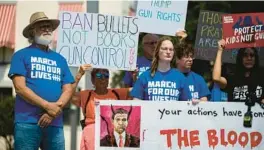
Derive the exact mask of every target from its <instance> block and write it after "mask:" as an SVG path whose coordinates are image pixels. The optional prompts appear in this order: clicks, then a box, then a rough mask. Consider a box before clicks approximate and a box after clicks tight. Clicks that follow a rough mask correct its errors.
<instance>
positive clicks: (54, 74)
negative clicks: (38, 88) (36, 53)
mask: <svg viewBox="0 0 264 150" xmlns="http://www.w3.org/2000/svg"><path fill="white" fill-rule="evenodd" d="M30 61H31V78H32V79H45V80H53V81H58V82H60V81H61V68H59V67H57V62H56V61H54V60H51V59H48V58H42V57H32V56H31V59H30Z"/></svg>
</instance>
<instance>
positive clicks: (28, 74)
mask: <svg viewBox="0 0 264 150" xmlns="http://www.w3.org/2000/svg"><path fill="white" fill-rule="evenodd" d="M59 23H60V21H59V20H57V19H48V17H47V16H46V15H45V14H44V13H43V12H36V13H34V14H32V15H31V17H30V23H29V25H27V26H26V27H25V28H24V30H23V35H24V37H25V38H27V39H28V40H29V42H30V43H31V45H30V46H29V47H26V48H23V49H21V50H18V51H17V52H16V53H15V54H14V55H13V57H12V61H11V67H10V70H9V73H8V76H9V77H10V78H11V79H12V81H13V84H14V87H15V90H16V102H15V131H14V142H15V143H14V148H15V149H16V150H25V149H26V150H33V149H39V147H41V149H43V150H51V149H52V150H64V149H65V142H64V133H63V120H62V113H61V112H62V109H63V107H64V106H65V105H66V104H67V103H68V101H69V100H70V97H71V96H72V86H71V83H73V82H74V79H73V77H72V75H71V73H70V70H69V68H68V66H67V62H66V60H65V59H64V58H63V57H62V56H61V55H59V54H58V53H56V52H54V51H52V50H50V48H49V44H50V43H51V41H52V32H53V31H54V30H55V29H56V28H57V27H58V25H59Z"/></svg>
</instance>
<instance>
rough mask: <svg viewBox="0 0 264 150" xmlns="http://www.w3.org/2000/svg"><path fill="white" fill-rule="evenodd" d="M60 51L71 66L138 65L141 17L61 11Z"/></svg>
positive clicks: (124, 68)
mask: <svg viewBox="0 0 264 150" xmlns="http://www.w3.org/2000/svg"><path fill="white" fill-rule="evenodd" d="M59 19H60V21H61V23H60V26H59V37H58V46H57V49H56V52H58V53H59V54H61V55H62V56H64V57H65V59H66V60H67V62H68V64H69V65H70V66H79V65H81V64H91V65H92V66H93V67H95V68H107V69H116V70H133V69H135V68H136V58H137V57H136V56H137V47H138V33H139V32H138V25H137V21H138V19H137V18H135V17H128V16H111V15H103V14H93V13H78V12H60V14H59Z"/></svg>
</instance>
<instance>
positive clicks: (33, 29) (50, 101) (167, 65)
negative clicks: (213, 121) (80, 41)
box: [8, 12, 264, 150]
mask: <svg viewBox="0 0 264 150" xmlns="http://www.w3.org/2000/svg"><path fill="white" fill-rule="evenodd" d="M59 23H60V21H59V20H56V19H48V17H47V16H46V15H45V14H44V13H43V12H37V13H34V14H32V16H31V18H30V24H29V25H28V26H26V27H25V29H24V30H23V35H24V37H25V38H27V39H28V41H29V42H30V43H31V45H30V46H29V47H26V48H23V49H21V50H19V51H18V52H16V53H15V54H14V55H13V57H12V61H11V67H10V71H9V74H8V76H9V77H10V78H11V79H12V81H13V84H14V87H15V90H16V93H17V95H16V103H15V134H14V140H15V143H14V144H15V149H17V150H20V149H21V150H24V149H38V148H42V149H43V150H46V149H47V150H48V149H52V150H63V149H65V142H64V134H63V120H62V110H63V108H64V106H65V105H66V104H67V103H68V101H69V100H70V99H71V102H72V103H73V104H75V105H76V106H78V107H81V109H82V112H83V115H84V120H82V121H81V122H82V127H83V134H82V140H81V145H80V147H81V148H80V149H82V150H94V149H95V104H96V103H98V102H99V101H101V100H129V99H131V97H133V99H134V100H151V101H172V100H175V101H179V100H181V101H188V100H192V101H193V102H195V103H198V102H199V101H209V100H211V101H221V100H222V99H224V98H222V97H223V95H222V94H224V92H226V93H227V95H228V99H227V101H233V102H245V101H246V100H247V99H248V98H251V99H254V100H256V102H259V103H260V104H261V106H262V107H263V108H264V93H263V87H264V81H263V80H259V79H261V77H262V75H263V74H262V73H261V71H260V67H259V56H258V52H257V50H256V49H255V48H253V47H252V48H241V49H239V51H238V54H237V58H236V67H235V71H234V74H232V75H227V74H225V73H222V69H221V68H222V62H221V59H222V53H223V50H224V47H225V41H224V40H220V41H219V42H218V51H217V55H216V60H215V64H214V68H213V73H212V79H213V81H212V84H211V86H212V90H211V93H210V90H209V88H208V85H207V84H206V82H205V80H204V79H203V77H202V76H200V75H198V74H197V73H195V72H194V71H192V69H191V68H192V66H193V62H194V49H193V47H192V45H191V44H189V43H187V42H186V41H185V40H184V39H185V38H186V37H187V34H186V32H185V31H179V32H177V33H176V37H177V39H178V40H177V41H176V43H173V42H172V41H173V40H172V39H171V38H170V37H168V36H163V37H161V38H159V37H158V36H157V35H153V34H146V35H145V36H144V37H143V42H142V43H143V50H144V52H143V53H144V55H143V56H141V57H138V59H137V70H135V71H132V72H126V73H125V76H124V79H123V80H124V83H125V87H126V88H118V89H111V88H108V84H109V71H108V70H107V69H92V66H91V65H89V64H85V65H81V66H80V68H79V70H78V72H77V74H76V76H75V80H74V78H73V77H72V75H71V73H70V71H69V67H68V65H67V62H66V60H65V59H64V58H63V57H62V56H61V55H60V54H57V53H56V52H54V51H51V50H50V48H49V46H48V45H49V44H50V43H51V41H52V32H53V31H54V30H55V29H56V28H57V27H58V25H59ZM172 64H173V65H176V68H174V67H173V66H172ZM87 70H92V71H91V81H92V84H93V85H94V89H86V90H83V91H81V92H75V91H76V87H77V85H78V83H79V81H80V79H81V78H82V76H83V75H84V74H85V72H86V71H87ZM47 87H49V90H47ZM131 88H132V91H130V90H131ZM124 115H125V117H124ZM117 116H123V120H125V121H124V122H123V123H124V124H123V125H122V126H124V127H125V126H126V125H127V122H128V118H129V116H128V113H127V112H126V111H125V110H120V113H119V115H117ZM117 116H116V114H113V116H112V121H113V122H115V121H116V120H115V118H116V117H117ZM119 120H120V117H119ZM113 125H114V126H115V124H113ZM118 130H120V129H117V130H116V132H114V133H111V136H110V137H106V138H105V139H103V140H102V143H104V144H105V145H110V146H120V145H121V146H124V145H126V144H127V143H126V141H130V144H131V145H132V147H133V146H138V144H139V139H137V138H132V139H125V140H124V141H123V140H121V138H120V135H121V134H122V135H124V136H125V137H133V136H128V135H127V134H126V133H125V132H124V130H125V128H122V132H118ZM118 134H120V135H118ZM113 137H116V139H111V138H113ZM109 140H110V142H109ZM131 140H132V142H131ZM111 141H119V142H115V143H113V142H111ZM120 141H121V142H120ZM117 143H119V144H117Z"/></svg>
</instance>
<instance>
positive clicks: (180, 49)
mask: <svg viewBox="0 0 264 150" xmlns="http://www.w3.org/2000/svg"><path fill="white" fill-rule="evenodd" d="M175 50H176V52H177V53H176V66H177V69H178V70H179V71H180V72H182V73H183V74H184V76H185V77H186V80H187V81H186V82H187V84H188V87H189V90H190V92H191V95H192V99H193V100H201V101H208V98H209V97H210V91H209V89H208V86H207V84H206V82H205V80H204V78H203V77H202V76H200V75H199V74H197V73H195V72H193V71H192V70H191V67H192V65H193V60H194V49H193V48H192V46H191V44H188V43H186V42H182V43H180V44H178V45H177V46H176V48H175Z"/></svg>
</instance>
